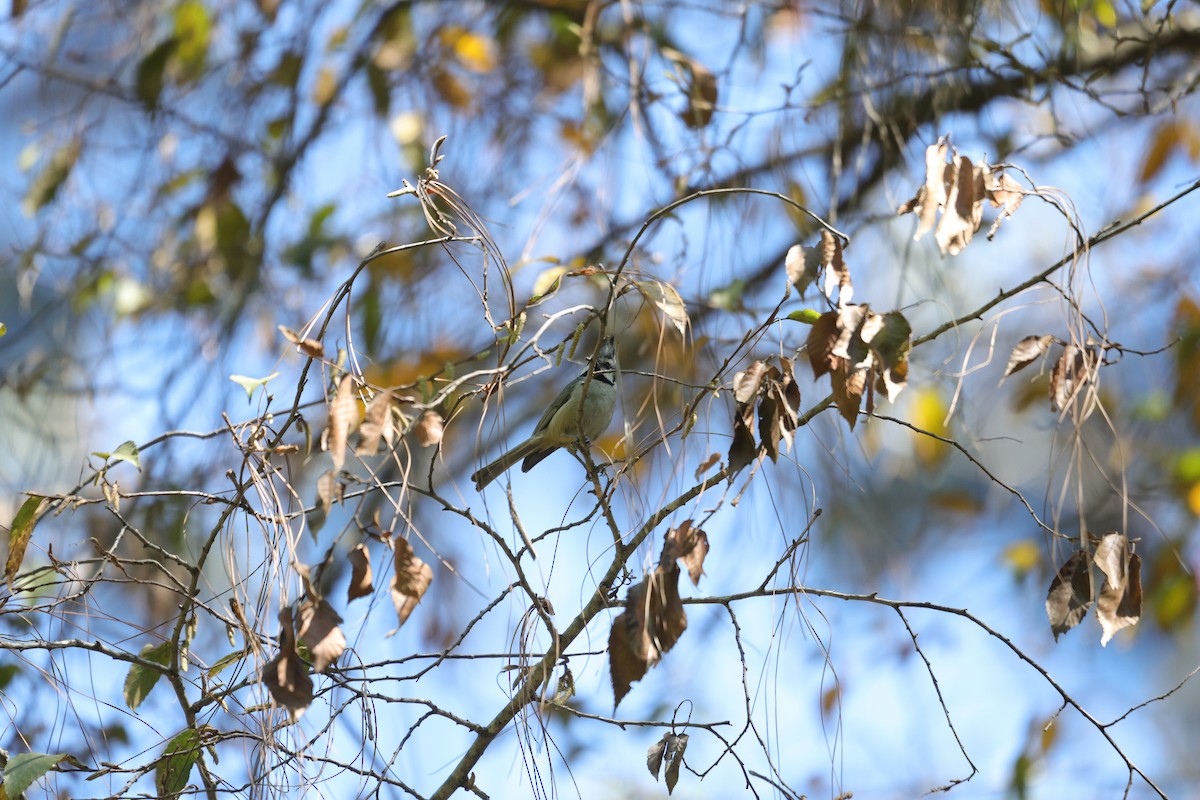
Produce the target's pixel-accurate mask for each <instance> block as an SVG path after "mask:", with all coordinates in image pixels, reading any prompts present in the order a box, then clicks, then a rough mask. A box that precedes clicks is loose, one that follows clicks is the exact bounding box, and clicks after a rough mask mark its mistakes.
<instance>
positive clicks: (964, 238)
mask: <svg viewBox="0 0 1200 800" xmlns="http://www.w3.org/2000/svg"><path fill="white" fill-rule="evenodd" d="M951 175H952V176H953V178H952V180H953V183H952V184H951V186H950V195H949V197H947V198H946V206H945V208H943V209H942V218H941V219H940V220H938V224H937V230H936V231H934V239H936V240H937V243H938V247H939V248H940V249H941V251H942V252H943V253H946V254H949V255H952V256H956V255H958V254H959V253H961V252H962V250H963V248H965V247H966V246H967V245H968V244H969V243H970V242H971V237H972V236H974V234H975V231H977V230H979V225H980V223H981V222H982V221H983V200H984V198H983V174H982V172H981V171H979V170H976V169H975V168H974V166H973V165H972V164H971V159H969V158H967V157H966V156H955V157H954V167H953V170H952V172H951Z"/></svg>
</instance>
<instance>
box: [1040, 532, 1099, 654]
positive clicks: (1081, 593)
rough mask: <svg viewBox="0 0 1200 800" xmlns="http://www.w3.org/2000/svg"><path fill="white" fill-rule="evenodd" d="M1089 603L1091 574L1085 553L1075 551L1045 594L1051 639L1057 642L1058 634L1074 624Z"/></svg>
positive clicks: (1090, 599) (1090, 601) (1080, 617)
mask: <svg viewBox="0 0 1200 800" xmlns="http://www.w3.org/2000/svg"><path fill="white" fill-rule="evenodd" d="M1091 604H1092V574H1091V571H1090V569H1089V568H1088V557H1087V552H1086V551H1083V550H1077V551H1076V552H1075V554H1074V555H1073V556H1071V557H1070V558H1069V559H1067V563H1065V564H1063V565H1062V568H1061V569H1060V570H1059V571H1058V574H1057V575H1055V576H1054V580H1052V581H1050V591H1049V592H1048V593H1047V594H1046V616H1047V617H1049V619H1050V630H1051V631H1052V632H1053V633H1054V640H1055V641H1058V637H1059V635H1060V634H1063V633H1066V632H1067V631H1069V630H1071V628H1074V627H1075V626H1076V625H1078V624H1079V622H1080V621H1081V620H1082V619H1083V616H1084V615H1085V614H1086V613H1087V610H1088V607H1089V606H1090V605H1091Z"/></svg>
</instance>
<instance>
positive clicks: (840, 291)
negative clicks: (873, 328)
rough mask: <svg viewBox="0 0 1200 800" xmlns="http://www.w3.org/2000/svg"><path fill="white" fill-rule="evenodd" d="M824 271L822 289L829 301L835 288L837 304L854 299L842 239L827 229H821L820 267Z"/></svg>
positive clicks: (843, 303) (841, 304)
mask: <svg viewBox="0 0 1200 800" xmlns="http://www.w3.org/2000/svg"><path fill="white" fill-rule="evenodd" d="M820 268H821V269H822V270H823V271H824V273H825V281H824V284H823V287H822V291H824V293H825V297H827V298H828V299H829V302H831V303H832V302H833V293H834V290H835V289H836V290H837V297H838V300H837V304H838V306H839V307H840V306H843V305H845V304H846V303H849V302H850V301H851V300H852V299H854V284H853V282H851V280H850V268H849V267H848V266H846V260H845V258H843V256H842V240H841V239H840V238H838V237H837V236H834V235H833V234H832V233H830V232H829V231H827V230H822V231H821V267H820Z"/></svg>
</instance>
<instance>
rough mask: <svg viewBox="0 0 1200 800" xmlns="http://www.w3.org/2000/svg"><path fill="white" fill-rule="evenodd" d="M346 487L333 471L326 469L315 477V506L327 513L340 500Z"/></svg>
mask: <svg viewBox="0 0 1200 800" xmlns="http://www.w3.org/2000/svg"><path fill="white" fill-rule="evenodd" d="M345 491H346V487H345V485H344V484H342V483H341V482H340V481H339V480H338V479H337V475H336V474H334V471H333V470H331V469H327V470H325V471H324V472H322V473H321V477H319V478H317V507H318V508H319V509H320V510H321V511H322V512H324V513H326V514H328V513H329V509H330V508H332V507H333V504H334V503H335V502H338V503H340V502H342V497H343V494H344V493H345Z"/></svg>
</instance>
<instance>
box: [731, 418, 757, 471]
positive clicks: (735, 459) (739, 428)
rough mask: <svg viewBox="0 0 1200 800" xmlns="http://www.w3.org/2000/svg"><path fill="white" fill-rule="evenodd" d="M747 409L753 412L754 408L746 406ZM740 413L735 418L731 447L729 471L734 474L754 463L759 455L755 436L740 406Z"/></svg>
mask: <svg viewBox="0 0 1200 800" xmlns="http://www.w3.org/2000/svg"><path fill="white" fill-rule="evenodd" d="M746 408H750V409H751V410H753V406H746ZM738 412H739V413H737V414H735V415H734V417H733V442H732V443H731V444H730V445H729V456H728V458H729V469H730V470H732V471H734V472H736V471H738V470H740V469H741V468H742V467H744V466H746V465H747V464H749V463H750V462H752V461H754V458H755V456H756V455H757V454H758V448H757V447H756V446H755V444H754V434H753V433H752V432H751V431H750V425H749V423H747V422H746V419H745V416H744V415H743V414H742V413H741V407H740V406H739V408H738Z"/></svg>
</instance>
